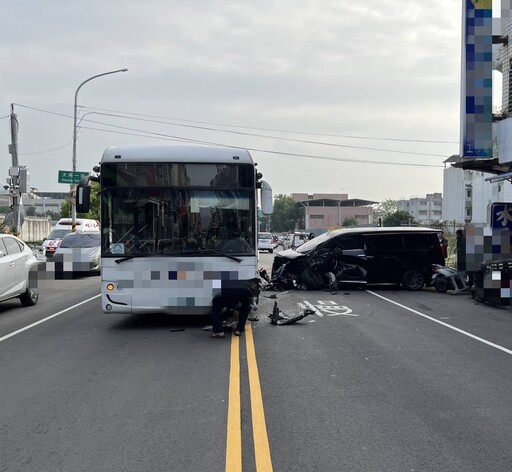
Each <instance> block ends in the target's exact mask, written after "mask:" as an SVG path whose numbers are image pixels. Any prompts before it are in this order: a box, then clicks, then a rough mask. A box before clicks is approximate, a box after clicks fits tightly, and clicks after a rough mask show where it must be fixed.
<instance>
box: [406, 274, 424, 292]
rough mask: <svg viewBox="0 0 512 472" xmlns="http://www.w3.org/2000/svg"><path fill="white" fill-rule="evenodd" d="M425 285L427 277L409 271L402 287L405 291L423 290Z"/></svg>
mask: <svg viewBox="0 0 512 472" xmlns="http://www.w3.org/2000/svg"><path fill="white" fill-rule="evenodd" d="M423 285H425V277H424V276H423V274H422V273H421V272H420V271H418V270H408V271H407V272H406V273H405V274H404V276H403V278H402V287H403V288H405V290H421V289H422V288H423Z"/></svg>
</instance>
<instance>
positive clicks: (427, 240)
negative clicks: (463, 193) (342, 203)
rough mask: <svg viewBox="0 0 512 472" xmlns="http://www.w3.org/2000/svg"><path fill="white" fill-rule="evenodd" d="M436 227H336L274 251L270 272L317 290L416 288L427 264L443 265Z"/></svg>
mask: <svg viewBox="0 0 512 472" xmlns="http://www.w3.org/2000/svg"><path fill="white" fill-rule="evenodd" d="M438 233H439V230H436V229H430V228H417V227H389V228H386V227H376V228H350V229H339V230H335V231H330V232H328V233H324V234H322V235H320V236H318V237H316V238H314V239H312V240H311V241H308V242H307V243H305V244H303V245H302V246H300V247H299V248H297V249H296V250H293V249H288V250H286V251H282V252H279V253H277V254H276V256H275V258H274V264H273V266H272V278H275V277H280V278H282V279H289V280H290V279H291V280H294V281H295V283H296V284H297V285H298V286H301V287H302V288H305V289H308V290H317V289H319V288H322V287H324V286H326V285H329V284H332V283H333V282H336V283H337V284H355V285H361V284H400V285H402V287H403V288H405V289H407V290H420V289H421V288H422V287H423V286H424V285H425V284H429V283H430V280H431V278H432V264H440V265H444V264H445V261H444V257H443V252H442V247H441V245H440V242H439V238H438Z"/></svg>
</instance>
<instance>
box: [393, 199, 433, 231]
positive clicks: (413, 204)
mask: <svg viewBox="0 0 512 472" xmlns="http://www.w3.org/2000/svg"><path fill="white" fill-rule="evenodd" d="M442 206H443V195H442V194H441V193H428V194H427V195H426V196H425V197H414V198H409V199H408V200H398V201H397V205H396V209H397V210H398V211H406V212H407V213H409V214H410V215H411V216H412V217H413V218H414V219H415V220H416V221H418V222H421V223H426V224H431V223H437V222H439V221H441V218H442Z"/></svg>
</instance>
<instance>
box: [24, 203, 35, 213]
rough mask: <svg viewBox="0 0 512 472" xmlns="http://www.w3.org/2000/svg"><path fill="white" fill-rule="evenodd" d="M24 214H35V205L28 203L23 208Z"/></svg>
mask: <svg viewBox="0 0 512 472" xmlns="http://www.w3.org/2000/svg"><path fill="white" fill-rule="evenodd" d="M25 215H27V216H36V207H35V206H34V205H30V206H29V207H28V208H27V209H26V210H25Z"/></svg>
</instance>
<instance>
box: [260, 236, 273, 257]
mask: <svg viewBox="0 0 512 472" xmlns="http://www.w3.org/2000/svg"><path fill="white" fill-rule="evenodd" d="M274 246H275V243H274V237H273V236H272V234H271V233H258V250H259V251H268V252H270V253H273V252H274Z"/></svg>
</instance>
